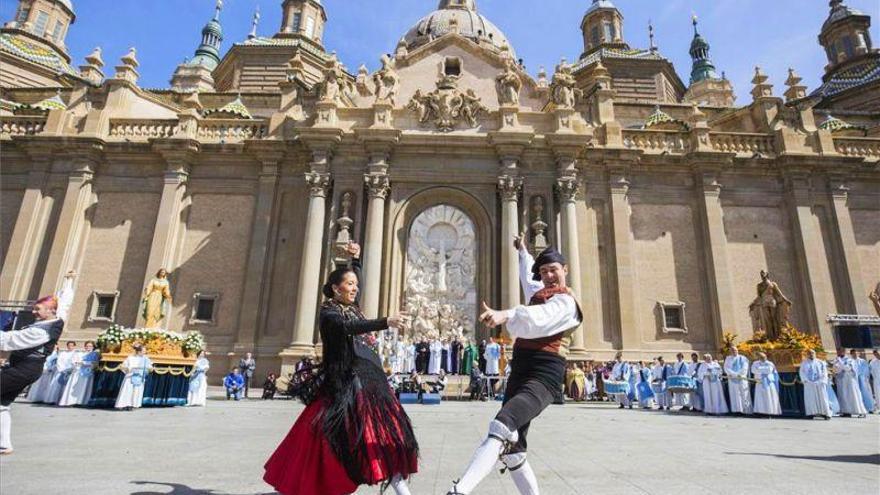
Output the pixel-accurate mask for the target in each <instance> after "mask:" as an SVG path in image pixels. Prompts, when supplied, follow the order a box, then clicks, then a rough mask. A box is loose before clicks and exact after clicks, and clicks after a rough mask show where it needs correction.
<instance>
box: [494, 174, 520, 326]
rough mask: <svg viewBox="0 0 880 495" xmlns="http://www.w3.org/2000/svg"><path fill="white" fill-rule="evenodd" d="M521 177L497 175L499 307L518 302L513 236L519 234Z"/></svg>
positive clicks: (517, 255) (517, 264) (517, 273)
mask: <svg viewBox="0 0 880 495" xmlns="http://www.w3.org/2000/svg"><path fill="white" fill-rule="evenodd" d="M522 183H523V181H522V178H520V177H518V176H516V175H502V176H500V177H498V193H499V194H500V196H501V240H500V242H499V243H498V244H499V248H500V249H501V307H502V308H504V309H508V308H512V307H514V306H517V305H519V303H520V297H519V294H520V288H519V254H518V253H517V252H516V250H515V249H514V248H513V238H514V237H515V236H516V235H518V234H519V204H518V202H517V200H518V197H519V192H520V190H521V189H522Z"/></svg>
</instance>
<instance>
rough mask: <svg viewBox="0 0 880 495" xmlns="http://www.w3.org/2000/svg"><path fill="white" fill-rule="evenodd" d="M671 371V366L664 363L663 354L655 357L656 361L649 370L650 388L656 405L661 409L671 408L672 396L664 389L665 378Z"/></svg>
mask: <svg viewBox="0 0 880 495" xmlns="http://www.w3.org/2000/svg"><path fill="white" fill-rule="evenodd" d="M671 372H672V366H669V365H668V364H666V360H664V359H663V356H658V357H657V362H656V363H655V364H654V368H653V369H652V370H651V389H652V390H653V391H654V399H655V400H656V401H657V407H659V408H660V410H661V411H662V410H663V409H666V410H669V409H672V396H671V394H670V393H669V392H668V391H667V390H666V379H667V378H668V377H669V375H670V374H671Z"/></svg>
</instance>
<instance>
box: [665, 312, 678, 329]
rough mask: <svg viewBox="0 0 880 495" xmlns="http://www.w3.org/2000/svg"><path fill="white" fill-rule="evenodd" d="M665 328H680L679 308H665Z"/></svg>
mask: <svg viewBox="0 0 880 495" xmlns="http://www.w3.org/2000/svg"><path fill="white" fill-rule="evenodd" d="M664 313H665V314H664V315H663V316H664V318H665V319H666V328H681V308H666V311H664Z"/></svg>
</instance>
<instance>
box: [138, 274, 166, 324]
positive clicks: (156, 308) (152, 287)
mask: <svg viewBox="0 0 880 495" xmlns="http://www.w3.org/2000/svg"><path fill="white" fill-rule="evenodd" d="M142 305H143V312H142V316H143V317H144V320H145V321H146V323H144V328H159V326H160V324H161V322H162V320H164V319H165V316H166V315H167V314H168V308H170V307H171V289H170V287H169V284H168V271H167V270H165V269H164V268H160V269H159V271H158V272H156V277H155V278H154V279H152V280H150V283H148V284H147V286H146V287H145V288H144V296H143V300H142ZM166 323H167V322H166ZM165 326H167V324H166V325H165Z"/></svg>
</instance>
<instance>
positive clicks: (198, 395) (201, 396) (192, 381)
mask: <svg viewBox="0 0 880 495" xmlns="http://www.w3.org/2000/svg"><path fill="white" fill-rule="evenodd" d="M209 369H211V363H210V362H208V357H207V356H205V351H199V354H198V356H197V359H196V363H195V364H194V365H193V368H192V375H190V377H189V391H188V392H187V394H186V405H187V406H202V407H204V406H205V405H206V404H207V402H208V370H209Z"/></svg>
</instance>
